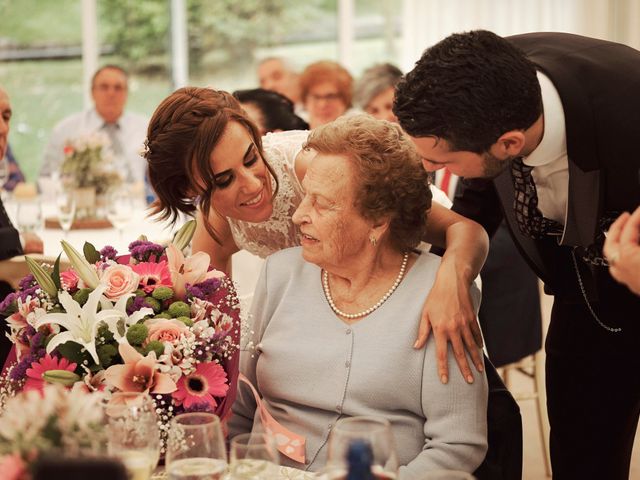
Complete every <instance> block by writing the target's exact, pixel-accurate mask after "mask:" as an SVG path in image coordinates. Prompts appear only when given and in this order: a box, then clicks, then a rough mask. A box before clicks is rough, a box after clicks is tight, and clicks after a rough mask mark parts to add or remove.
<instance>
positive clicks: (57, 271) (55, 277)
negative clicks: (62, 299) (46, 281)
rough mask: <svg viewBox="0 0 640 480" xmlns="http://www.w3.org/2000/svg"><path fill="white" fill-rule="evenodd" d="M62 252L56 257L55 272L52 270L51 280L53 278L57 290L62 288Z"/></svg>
mask: <svg viewBox="0 0 640 480" xmlns="http://www.w3.org/2000/svg"><path fill="white" fill-rule="evenodd" d="M61 255H62V253H60V254H58V258H56V262H55V263H54V264H53V272H51V280H53V284H54V285H55V286H56V290H58V291H60V290H62V285H61V284H60V256H61Z"/></svg>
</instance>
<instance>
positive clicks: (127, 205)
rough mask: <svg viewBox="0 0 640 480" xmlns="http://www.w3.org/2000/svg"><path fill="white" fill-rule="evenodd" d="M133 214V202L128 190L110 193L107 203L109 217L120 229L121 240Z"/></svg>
mask: <svg viewBox="0 0 640 480" xmlns="http://www.w3.org/2000/svg"><path fill="white" fill-rule="evenodd" d="M132 215H133V202H132V199H131V195H130V193H129V192H128V191H127V190H124V189H123V190H118V191H116V192H114V193H112V194H111V195H109V200H108V204H107V219H108V220H109V221H110V222H111V224H112V225H113V226H114V227H115V228H116V229H117V230H118V233H119V236H120V241H122V236H123V232H124V227H126V226H127V225H128V224H129V222H130V221H131V218H132Z"/></svg>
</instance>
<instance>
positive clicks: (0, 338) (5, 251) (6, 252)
mask: <svg viewBox="0 0 640 480" xmlns="http://www.w3.org/2000/svg"><path fill="white" fill-rule="evenodd" d="M11 114H12V111H11V103H10V102H9V95H7V92H5V91H4V90H3V89H2V87H0V159H1V158H3V157H4V156H5V154H6V153H7V146H8V144H9V143H8V137H9V124H10V121H11ZM42 251H43V245H42V240H40V238H39V237H38V236H37V235H36V234H34V233H28V232H25V233H24V234H23V235H20V234H19V233H18V230H16V229H15V227H14V226H13V224H12V223H11V220H10V219H9V216H8V215H7V212H6V210H5V209H4V205H3V204H2V197H0V261H2V260H7V259H9V258H11V257H15V256H18V255H22V254H23V253H42ZM1 269H2V267H0V271H1ZM11 291H12V288H11V285H9V284H8V283H7V282H4V281H0V302H1V301H2V300H4V297H6V296H7V295H8V294H9V293H10V292H11ZM3 319H4V317H2V316H1V315H0V320H3ZM10 349H11V342H10V341H9V339H8V338H7V337H6V336H5V335H4V334H0V367H1V366H2V365H3V364H4V360H5V358H6V357H7V355H8V353H9V350H10Z"/></svg>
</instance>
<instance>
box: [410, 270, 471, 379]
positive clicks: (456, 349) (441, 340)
mask: <svg viewBox="0 0 640 480" xmlns="http://www.w3.org/2000/svg"><path fill="white" fill-rule="evenodd" d="M432 330H433V336H434V339H435V342H436V351H437V357H438V376H439V377H440V380H441V381H442V383H447V382H448V381H449V369H448V365H447V348H448V343H451V347H452V348H453V353H454V355H455V357H456V362H457V364H458V368H459V369H460V372H461V373H462V376H463V377H464V379H465V380H466V381H467V382H468V383H473V374H472V372H471V368H470V367H469V362H468V361H467V356H466V354H465V350H466V351H468V352H469V355H470V356H471V359H472V360H473V363H474V364H475V366H476V368H477V369H478V371H479V372H482V371H483V370H484V367H483V361H482V351H481V348H482V334H481V333H480V327H479V325H478V322H477V319H476V315H475V313H474V310H473V303H472V301H471V294H470V284H469V283H468V282H466V281H465V280H464V279H462V278H460V277H459V275H458V274H457V272H456V269H455V267H454V266H453V265H452V264H450V263H448V262H443V263H442V264H441V266H440V269H439V270H438V274H437V276H436V281H435V283H434V285H433V288H432V289H431V291H430V292H429V295H428V296H427V299H426V301H425V303H424V307H423V309H422V318H421V321H420V329H419V333H418V340H417V341H416V343H415V344H414V347H415V348H421V347H422V346H423V345H424V344H425V343H426V341H427V339H428V337H429V334H430V332H431V331H432Z"/></svg>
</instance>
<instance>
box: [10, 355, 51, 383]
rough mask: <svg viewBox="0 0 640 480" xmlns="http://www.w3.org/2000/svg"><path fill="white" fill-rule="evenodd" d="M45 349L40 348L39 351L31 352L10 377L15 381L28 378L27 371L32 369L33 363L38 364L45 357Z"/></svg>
mask: <svg viewBox="0 0 640 480" xmlns="http://www.w3.org/2000/svg"><path fill="white" fill-rule="evenodd" d="M45 353H46V352H45V350H44V348H40V349H38V350H35V351H32V352H30V353H29V354H28V355H24V356H23V357H22V358H21V359H20V361H19V362H18V364H17V365H16V366H15V368H13V370H11V375H10V376H9V377H10V378H11V380H13V381H19V380H22V379H23V378H25V377H26V376H27V369H29V368H30V367H31V364H32V363H33V362H37V361H38V360H40V359H41V358H42V357H44V355H45Z"/></svg>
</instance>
